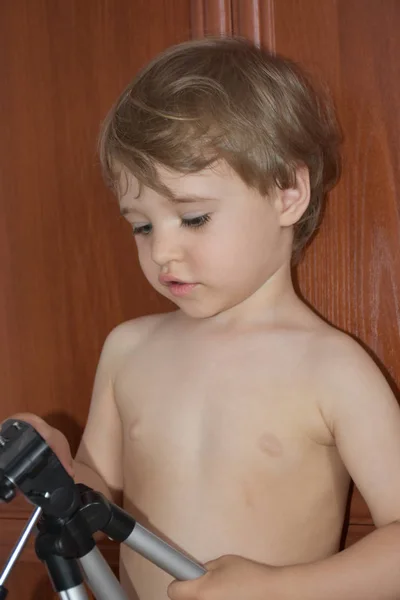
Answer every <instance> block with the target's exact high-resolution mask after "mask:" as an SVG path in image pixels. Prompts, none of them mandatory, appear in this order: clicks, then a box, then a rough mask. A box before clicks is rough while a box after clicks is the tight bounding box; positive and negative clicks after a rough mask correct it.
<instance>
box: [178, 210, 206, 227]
mask: <svg viewBox="0 0 400 600" xmlns="http://www.w3.org/2000/svg"><path fill="white" fill-rule="evenodd" d="M210 220H211V215H210V214H209V213H208V214H205V215H199V216H198V217H192V218H191V219H189V218H186V219H182V227H193V229H199V228H200V227H203V226H204V225H205V224H206V223H208V222H209V221H210Z"/></svg>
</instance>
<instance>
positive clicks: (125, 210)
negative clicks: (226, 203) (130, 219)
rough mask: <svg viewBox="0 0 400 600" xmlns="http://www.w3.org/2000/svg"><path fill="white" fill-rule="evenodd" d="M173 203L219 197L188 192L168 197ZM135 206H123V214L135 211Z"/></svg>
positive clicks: (214, 199) (206, 200)
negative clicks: (183, 194)
mask: <svg viewBox="0 0 400 600" xmlns="http://www.w3.org/2000/svg"><path fill="white" fill-rule="evenodd" d="M167 199H168V201H169V202H171V204H190V203H194V202H202V201H204V202H213V201H214V202H216V201H217V198H212V197H211V196H198V195H197V194H187V195H185V196H171V197H170V198H167ZM134 211H135V209H134V208H130V207H129V206H123V207H121V215H122V216H125V215H128V214H130V213H132V212H134Z"/></svg>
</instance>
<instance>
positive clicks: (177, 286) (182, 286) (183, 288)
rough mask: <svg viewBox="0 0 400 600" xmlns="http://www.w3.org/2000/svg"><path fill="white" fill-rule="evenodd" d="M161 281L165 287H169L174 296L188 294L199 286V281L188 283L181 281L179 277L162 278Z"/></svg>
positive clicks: (179, 296) (180, 296)
mask: <svg viewBox="0 0 400 600" xmlns="http://www.w3.org/2000/svg"><path fill="white" fill-rule="evenodd" d="M160 283H161V284H162V285H163V286H164V287H167V288H168V290H169V292H170V293H171V294H172V295H173V296H176V297H178V298H182V297H184V296H187V295H188V294H190V292H191V291H192V290H193V289H194V288H195V287H196V286H197V283H187V282H185V281H179V280H178V279H169V278H160Z"/></svg>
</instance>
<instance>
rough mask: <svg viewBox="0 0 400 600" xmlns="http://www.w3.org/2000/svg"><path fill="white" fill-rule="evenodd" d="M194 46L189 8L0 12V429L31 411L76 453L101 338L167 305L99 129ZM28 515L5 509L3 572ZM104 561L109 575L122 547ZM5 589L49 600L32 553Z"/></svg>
mask: <svg viewBox="0 0 400 600" xmlns="http://www.w3.org/2000/svg"><path fill="white" fill-rule="evenodd" d="M189 36H190V4H189V3H188V2H187V0H146V1H139V0H137V1H134V0H113V2H108V1H107V0H84V1H82V0H3V1H2V2H0V81H1V93H0V131H1V134H0V210H1V220H0V223H1V235H0V261H1V263H0V281H1V290H2V293H1V295H0V361H1V362H0V389H1V392H2V398H1V404H0V419H3V418H5V417H6V416H8V415H10V414H12V413H13V412H15V411H19V410H28V411H32V412H35V413H37V414H39V415H41V416H43V417H46V418H47V419H48V420H50V421H51V422H52V423H54V424H55V425H57V426H58V427H60V428H61V429H62V430H63V431H64V432H65V433H66V434H67V436H68V438H69V439H70V440H71V442H72V446H73V448H74V450H75V449H76V447H77V444H78V442H79V439H80V436H81V433H82V429H83V426H84V424H85V421H86V417H87V411H88V407H89V401H90V395H91V388H92V384H93V377H94V373H95V368H96V363H97V360H98V357H99V353H100V350H101V346H102V344H103V342H104V339H105V337H106V335H107V333H108V332H109V331H110V330H111V329H112V328H113V327H114V326H115V325H116V324H117V323H119V322H121V321H124V320H126V319H129V318H132V317H136V316H139V315H142V314H146V313H150V312H154V311H163V310H166V309H167V308H168V303H167V301H165V300H163V299H162V298H161V297H159V296H158V295H157V294H156V293H155V292H154V293H153V292H152V291H151V290H150V289H149V286H148V284H147V283H146V282H145V280H144V278H143V277H142V275H141V273H140V269H139V267H138V263H137V261H136V257H135V244H134V240H133V238H132V236H131V234H130V232H129V228H127V227H124V226H123V225H122V224H121V217H120V216H119V211H118V209H117V208H116V206H115V201H114V199H113V198H112V196H111V194H110V193H109V191H107V190H106V188H105V186H104V185H103V182H102V180H101V176H100V171H99V168H98V164H97V157H96V138H97V134H98V129H99V124H100V122H101V120H102V119H103V118H104V116H105V114H106V112H107V111H108V109H109V108H110V106H111V104H112V103H113V102H114V100H115V98H116V97H117V95H118V94H119V93H120V91H122V89H123V87H124V86H125V85H126V84H127V83H128V81H129V80H130V79H131V78H132V76H133V74H134V73H135V72H136V71H137V70H138V69H139V68H140V67H141V66H142V65H143V64H144V63H146V62H147V61H148V60H149V59H150V58H151V57H152V56H154V55H155V54H156V53H158V52H159V51H161V50H162V49H163V48H165V47H167V46H169V45H171V44H173V43H177V42H179V41H183V40H185V39H188V37H189ZM30 510H31V509H30V507H29V506H28V505H27V503H26V502H25V501H24V500H18V501H14V502H13V503H11V504H10V505H9V506H2V507H1V508H0V570H1V569H2V565H3V564H4V562H5V560H6V556H7V555H8V553H9V552H10V550H11V548H12V545H13V543H14V542H15V541H16V540H17V537H18V534H19V533H20V531H21V529H22V527H23V525H24V524H25V520H26V518H27V517H28V514H29V512H30ZM106 555H107V558H108V559H109V560H110V562H111V563H112V564H113V565H114V566H115V565H116V563H117V548H116V547H115V546H111V547H109V546H107V548H106ZM7 587H8V588H9V590H10V592H9V598H10V599H12V598H19V599H21V600H25V599H31V600H36V599H37V600H39V599H40V600H46V599H47V598H50V597H52V596H53V594H52V591H51V588H50V586H49V583H48V580H47V576H46V574H45V572H44V568H42V566H41V565H40V564H39V563H38V562H37V560H36V557H35V554H34V552H33V550H32V545H30V546H29V548H28V549H27V551H26V552H25V553H24V555H23V557H22V558H21V560H20V561H19V562H18V564H17V566H16V567H15V569H14V571H13V573H12V576H11V578H10V580H9V581H8V582H7Z"/></svg>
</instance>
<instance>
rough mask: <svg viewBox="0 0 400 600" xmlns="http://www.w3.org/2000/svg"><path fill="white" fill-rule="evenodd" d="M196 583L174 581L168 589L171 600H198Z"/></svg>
mask: <svg viewBox="0 0 400 600" xmlns="http://www.w3.org/2000/svg"><path fill="white" fill-rule="evenodd" d="M196 587H197V585H196V582H195V580H193V581H173V582H172V583H170V585H169V586H168V589H167V594H168V598H170V600H196V599H197V595H196Z"/></svg>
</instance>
